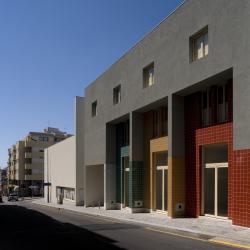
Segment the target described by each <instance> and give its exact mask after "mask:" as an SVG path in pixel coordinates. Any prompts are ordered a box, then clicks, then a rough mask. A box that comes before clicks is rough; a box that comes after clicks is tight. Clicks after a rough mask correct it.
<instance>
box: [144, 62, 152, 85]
mask: <svg viewBox="0 0 250 250" xmlns="http://www.w3.org/2000/svg"><path fill="white" fill-rule="evenodd" d="M154 84H155V77H154V63H151V64H150V65H148V66H147V67H145V68H144V69H143V87H144V88H147V87H149V86H152V85H154Z"/></svg>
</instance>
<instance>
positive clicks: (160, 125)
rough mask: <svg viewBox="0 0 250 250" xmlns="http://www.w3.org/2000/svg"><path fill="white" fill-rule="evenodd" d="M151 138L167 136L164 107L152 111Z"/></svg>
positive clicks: (166, 109) (165, 109) (166, 110)
mask: <svg viewBox="0 0 250 250" xmlns="http://www.w3.org/2000/svg"><path fill="white" fill-rule="evenodd" d="M152 120H153V138H157V137H162V136H167V134H168V108H167V107H166V106H163V107H160V108H158V109H156V110H153V116H152Z"/></svg>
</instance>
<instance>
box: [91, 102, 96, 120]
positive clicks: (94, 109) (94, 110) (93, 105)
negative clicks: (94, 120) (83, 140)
mask: <svg viewBox="0 0 250 250" xmlns="http://www.w3.org/2000/svg"><path fill="white" fill-rule="evenodd" d="M96 115H97V101H95V102H93V103H92V117H95V116H96Z"/></svg>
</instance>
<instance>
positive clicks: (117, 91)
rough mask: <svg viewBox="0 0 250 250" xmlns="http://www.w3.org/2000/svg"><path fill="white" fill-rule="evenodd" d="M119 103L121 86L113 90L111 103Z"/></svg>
mask: <svg viewBox="0 0 250 250" xmlns="http://www.w3.org/2000/svg"><path fill="white" fill-rule="evenodd" d="M119 102H121V85H119V86H117V87H115V88H114V89H113V103H114V105H115V104H117V103H119Z"/></svg>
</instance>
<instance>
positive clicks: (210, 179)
mask: <svg viewBox="0 0 250 250" xmlns="http://www.w3.org/2000/svg"><path fill="white" fill-rule="evenodd" d="M216 149H217V150H216ZM203 151H204V152H203V157H204V159H205V162H204V167H203V210H204V211H203V213H204V214H205V215H210V216H215V217H224V218H226V217H227V216H228V162H227V146H226V145H219V146H218V145H216V146H210V147H209V148H206V149H205V150H203ZM216 151H217V152H216ZM216 155H217V156H216ZM223 156H224V157H223ZM219 157H220V158H221V159H220V160H221V162H220V161H219ZM216 160H217V162H216Z"/></svg>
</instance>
